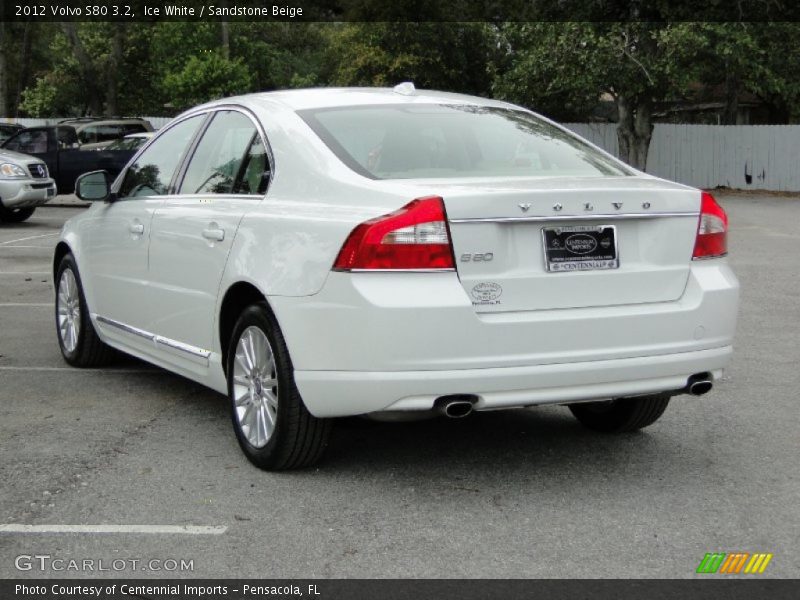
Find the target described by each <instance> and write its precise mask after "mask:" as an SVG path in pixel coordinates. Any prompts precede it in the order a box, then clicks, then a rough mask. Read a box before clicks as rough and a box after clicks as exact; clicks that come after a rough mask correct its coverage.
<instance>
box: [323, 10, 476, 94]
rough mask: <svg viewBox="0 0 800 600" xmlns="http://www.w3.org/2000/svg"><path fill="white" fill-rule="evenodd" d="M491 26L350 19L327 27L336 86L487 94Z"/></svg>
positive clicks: (331, 64)
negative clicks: (409, 84) (411, 86)
mask: <svg viewBox="0 0 800 600" xmlns="http://www.w3.org/2000/svg"><path fill="white" fill-rule="evenodd" d="M490 34H491V31H490V30H489V28H488V26H486V25H484V24H482V23H386V22H379V23H348V24H345V25H341V26H338V27H336V28H335V29H333V30H332V31H331V32H330V52H329V61H328V68H329V70H330V82H331V83H332V84H334V85H345V86H349V85H356V86H393V85H396V84H398V83H400V82H402V81H413V82H414V83H415V85H416V86H417V87H419V88H427V89H439V90H445V91H454V92H462V93H468V94H479V95H486V94H487V93H489V91H490V77H489V73H488V70H487V63H488V61H489V57H490V55H491V51H492V45H491V42H492V38H491V35H490Z"/></svg>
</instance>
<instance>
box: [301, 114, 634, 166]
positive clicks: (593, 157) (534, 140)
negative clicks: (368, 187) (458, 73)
mask: <svg viewBox="0 0 800 600" xmlns="http://www.w3.org/2000/svg"><path fill="white" fill-rule="evenodd" d="M298 114H299V115H300V117H301V118H303V120H305V121H306V123H308V125H309V126H310V127H311V128H312V129H313V130H314V132H315V133H316V134H317V135H318V136H319V137H320V138H321V139H322V140H323V141H324V142H325V143H326V144H327V145H328V147H329V148H330V149H331V150H332V151H333V152H334V153H335V154H336V155H337V156H338V157H339V159H340V160H341V161H342V162H344V163H345V164H346V165H347V166H349V167H350V168H351V169H353V170H354V171H356V172H358V173H360V174H362V175H365V176H366V177H370V178H372V179H412V178H447V177H509V176H512V177H513V176H523V177H531V176H620V175H628V174H629V173H628V171H627V170H625V169H624V168H623V167H621V166H620V165H619V164H618V163H616V162H614V161H613V160H611V159H609V158H608V157H606V156H604V155H603V154H601V153H600V152H598V151H597V150H595V149H594V148H592V147H591V146H589V145H588V144H586V143H584V142H583V141H581V140H580V139H578V138H576V137H574V136H572V135H570V134H568V133H565V132H564V131H562V130H561V129H559V128H558V127H555V126H553V125H551V124H550V123H548V122H546V121H543V120H541V119H538V118H536V117H535V116H533V115H530V114H528V113H526V112H523V111H520V110H513V109H507V108H496V107H487V106H475V105H458V104H453V105H445V104H390V105H374V106H348V107H342V108H326V109H313V110H303V111H299V112H298Z"/></svg>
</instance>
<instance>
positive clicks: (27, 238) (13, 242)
mask: <svg viewBox="0 0 800 600" xmlns="http://www.w3.org/2000/svg"><path fill="white" fill-rule="evenodd" d="M55 235H58V233H43V234H42V235H31V236H28V237H24V238H18V239H16V240H8V241H7V242H0V246H7V245H9V244H15V243H16V242H27V241H28V240H38V239H40V238H46V237H53V236H55ZM38 247H39V246H37V248H38Z"/></svg>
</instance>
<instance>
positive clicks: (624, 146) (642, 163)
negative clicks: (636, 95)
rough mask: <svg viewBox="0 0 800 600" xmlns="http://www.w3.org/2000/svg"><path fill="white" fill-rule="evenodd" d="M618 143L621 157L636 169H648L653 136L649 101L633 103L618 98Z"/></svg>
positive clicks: (624, 98) (621, 97)
mask: <svg viewBox="0 0 800 600" xmlns="http://www.w3.org/2000/svg"><path fill="white" fill-rule="evenodd" d="M617 111H618V112H619V123H617V141H618V142H619V157H620V158H621V159H622V160H624V161H625V162H626V163H628V164H629V165H631V166H632V167H633V168H634V169H639V170H640V171H644V170H645V169H646V168H647V153H648V151H649V149H650V139H651V138H652V136H653V106H652V102H651V101H650V100H649V99H639V100H638V101H632V100H631V99H629V98H627V97H625V96H622V95H620V96H617Z"/></svg>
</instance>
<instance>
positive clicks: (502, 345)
mask: <svg viewBox="0 0 800 600" xmlns="http://www.w3.org/2000/svg"><path fill="white" fill-rule="evenodd" d="M738 296H739V284H738V281H737V280H736V277H735V276H734V275H733V273H732V272H731V270H730V268H729V267H728V265H727V262H726V261H725V260H711V261H703V262H697V263H694V264H692V267H691V270H690V275H689V278H688V281H687V284H686V289H685V291H684V293H683V295H682V296H681V298H680V299H679V300H676V301H672V302H656V303H646V304H635V305H621V306H604V307H596V308H577V309H558V310H537V311H516V312H505V313H491V314H479V313H476V312H475V309H474V308H473V306H472V303H471V301H470V299H469V298H468V297H467V296H466V293H465V292H464V288H463V287H462V286H461V284H460V282H459V281H458V277H457V275H456V274H455V273H453V272H449V273H358V274H348V273H331V274H330V276H329V277H328V281H327V282H326V284H325V286H324V288H323V289H322V291H320V293H319V294H316V295H314V296H307V297H303V298H296V297H294V298H288V297H275V296H273V297H270V299H269V300H270V303H271V305H272V307H273V309H274V311H275V314H276V316H277V318H278V321H279V323H280V324H281V328H282V331H283V333H284V336H285V338H286V342H287V345H288V347H289V351H290V353H291V356H292V360H293V363H294V367H295V378H296V380H297V385H298V389H299V390H300V393H301V395H302V396H303V399H304V400H305V403H306V405H307V406H308V408H309V410H310V411H311V412H312V413H313V414H315V415H317V416H339V415H352V414H362V413H367V412H374V411H381V410H424V409H427V408H430V407H431V406H432V404H433V401H434V400H435V399H436V398H437V397H439V396H442V395H449V394H474V395H477V396H478V397H479V402H478V405H477V406H476V408H477V409H479V410H480V409H488V408H496V407H497V408H499V407H505V406H521V405H528V404H539V403H551V402H555V403H559V402H572V401H578V400H590V399H602V398H608V397H621V396H632V395H637V394H647V393H653V392H660V391H675V390H680V389H682V388H683V387H685V385H686V380H687V378H688V377H689V376H691V375H693V374H695V373H700V372H706V371H708V372H712V373H713V374H714V375H715V376H717V377H718V376H719V375H720V374H721V371H722V369H723V368H724V367H725V365H726V364H727V362H728V360H729V357H730V354H731V347H732V344H733V336H734V332H735V328H736V315H737V311H738Z"/></svg>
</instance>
